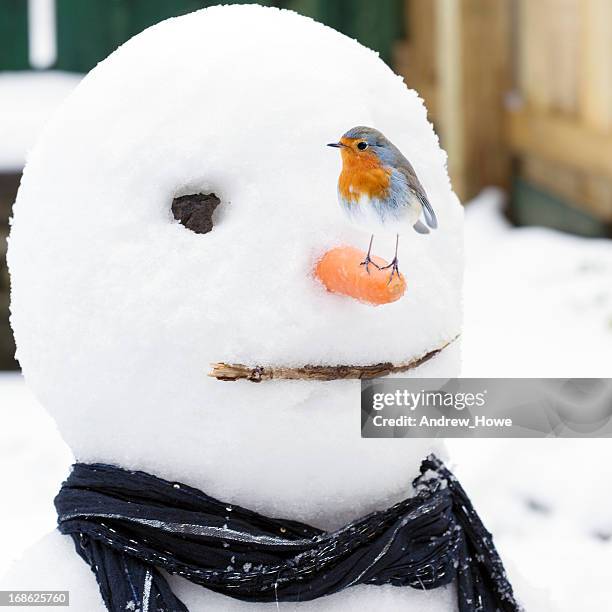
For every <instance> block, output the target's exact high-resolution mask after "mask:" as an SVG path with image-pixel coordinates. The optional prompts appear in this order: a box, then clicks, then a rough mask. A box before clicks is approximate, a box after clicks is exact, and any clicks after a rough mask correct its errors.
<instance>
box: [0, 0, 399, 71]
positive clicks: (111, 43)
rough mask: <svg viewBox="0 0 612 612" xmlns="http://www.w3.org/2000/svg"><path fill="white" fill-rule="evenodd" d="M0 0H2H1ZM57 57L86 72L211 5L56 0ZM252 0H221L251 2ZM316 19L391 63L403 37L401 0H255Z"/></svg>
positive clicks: (61, 64) (66, 66) (185, 0)
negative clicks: (157, 28) (135, 39)
mask: <svg viewBox="0 0 612 612" xmlns="http://www.w3.org/2000/svg"><path fill="white" fill-rule="evenodd" d="M0 1H2V0H0ZM56 2H57V31H58V58H57V64H56V67H57V68H59V69H62V70H71V71H76V72H87V71H89V70H90V69H91V68H93V67H94V66H95V65H96V64H97V63H98V62H99V61H101V60H102V59H104V58H105V57H106V56H107V55H109V54H110V53H112V51H114V50H115V49H116V48H117V47H118V46H119V45H120V44H122V43H123V42H125V41H126V40H128V39H129V38H131V37H132V36H134V35H135V34H138V33H139V32H141V31H142V30H144V29H145V28H147V27H149V26H151V25H153V24H155V23H158V22H159V21H162V20H163V19H167V18H168V17H173V16H176V15H183V14H185V13H189V12H191V11H194V10H197V9H200V8H203V7H205V6H212V5H214V4H218V2H214V1H213V2H210V1H206V0H173V1H172V2H169V1H168V0H87V1H86V2H84V1H83V0H56ZM253 2H255V0H233V1H232V0H230V1H229V2H228V1H227V0H226V2H225V3H226V4H228V3H229V4H251V3H253ZM260 3H262V4H270V5H274V6H279V7H282V8H289V9H292V10H295V11H297V12H299V13H301V14H303V15H307V16H309V17H312V18H314V19H317V20H318V21H321V22H323V23H325V24H327V25H329V26H331V27H333V28H335V29H337V30H339V31H341V32H344V33H345V34H347V35H348V36H351V37H352V38H356V39H357V40H359V41H360V42H362V43H363V44H364V45H366V46H368V47H370V48H372V49H374V50H375V51H378V52H379V53H380V55H381V57H382V58H383V59H384V60H385V61H386V62H388V63H390V62H391V59H392V52H393V44H394V42H395V40H397V39H398V38H399V37H401V36H402V34H403V33H402V27H403V23H404V20H403V7H404V3H403V2H402V0H378V1H377V2H372V1H371V0H260Z"/></svg>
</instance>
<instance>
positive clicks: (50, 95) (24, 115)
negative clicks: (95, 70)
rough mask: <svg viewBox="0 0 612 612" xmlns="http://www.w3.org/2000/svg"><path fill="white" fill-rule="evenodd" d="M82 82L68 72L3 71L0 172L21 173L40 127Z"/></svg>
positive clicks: (0, 91)
mask: <svg viewBox="0 0 612 612" xmlns="http://www.w3.org/2000/svg"><path fill="white" fill-rule="evenodd" d="M80 80H81V75H77V74H70V73H67V72H54V71H47V72H34V71H26V72H0V143H1V144H2V146H0V170H2V171H15V172H20V171H21V169H22V168H23V164H24V162H25V159H26V156H27V154H28V152H29V150H30V149H31V148H32V146H33V145H34V143H35V141H36V139H37V138H38V136H39V135H40V131H41V128H42V127H43V125H44V124H45V123H46V121H47V119H48V118H49V117H50V116H51V114H52V112H53V111H54V110H55V109H56V108H57V106H59V104H60V103H61V102H62V101H63V100H64V98H66V96H67V95H68V94H69V93H70V92H71V91H72V90H73V89H74V88H75V87H76V85H77V83H78V82H79V81H80Z"/></svg>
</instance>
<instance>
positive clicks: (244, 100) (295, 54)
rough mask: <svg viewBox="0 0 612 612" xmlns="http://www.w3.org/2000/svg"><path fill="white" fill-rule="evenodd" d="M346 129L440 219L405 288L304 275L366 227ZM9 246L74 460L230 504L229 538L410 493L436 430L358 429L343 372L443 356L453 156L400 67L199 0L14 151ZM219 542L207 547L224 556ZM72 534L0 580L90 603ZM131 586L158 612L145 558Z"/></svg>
mask: <svg viewBox="0 0 612 612" xmlns="http://www.w3.org/2000/svg"><path fill="white" fill-rule="evenodd" d="M354 125H368V126H375V127H376V128H377V129H379V130H380V131H381V132H383V133H384V134H386V135H387V136H389V137H390V138H392V140H393V142H394V143H395V144H396V145H397V146H398V147H399V148H400V149H401V150H402V152H403V153H404V154H405V155H406V156H407V158H409V159H410V160H411V162H412V164H413V166H414V168H415V171H416V172H417V174H418V176H419V179H420V182H421V184H422V185H423V188H424V189H425V190H426V192H427V194H428V197H429V199H430V201H431V203H432V205H433V206H434V207H435V210H436V215H437V219H438V229H437V230H436V231H435V232H432V233H431V234H430V235H419V234H416V233H413V234H411V235H410V236H409V238H407V239H406V240H403V241H402V242H401V243H400V245H399V253H398V256H399V258H400V260H401V261H402V262H403V267H402V273H403V275H404V278H405V285H406V286H405V290H404V289H403V290H402V291H403V293H402V295H401V296H400V297H399V299H395V298H394V299H393V300H389V301H388V303H383V304H379V305H373V304H372V303H368V301H367V300H365V301H364V300H362V299H358V298H359V296H358V295H357V296H351V295H346V294H341V293H342V292H334V291H333V290H332V291H330V290H329V287H327V286H326V285H325V284H324V283H322V282H321V281H320V279H319V278H318V277H317V273H316V269H317V265H318V262H320V261H321V260H322V259H323V258H324V257H325V254H326V253H329V252H331V251H333V249H335V248H338V247H339V246H340V247H341V246H342V245H357V246H359V245H363V244H367V241H368V239H369V235H368V233H367V232H366V231H363V230H360V229H359V228H357V227H355V226H353V225H352V224H350V223H347V221H346V219H345V218H344V216H343V214H342V211H341V210H340V208H339V207H338V205H337V202H336V182H337V177H338V172H339V160H338V159H337V157H336V156H335V155H333V154H332V153H333V152H332V151H330V149H328V148H326V146H325V145H326V144H327V143H328V142H330V140H332V139H334V138H337V137H338V136H339V135H340V134H342V133H343V132H344V131H345V130H346V129H348V128H350V127H351V126H354ZM381 248H384V247H383V245H381ZM386 248H387V249H388V250H389V252H388V253H387V252H384V253H378V254H377V255H380V257H382V258H383V259H385V261H387V262H388V261H390V259H391V257H392V256H393V251H392V249H393V245H392V244H391V245H387V246H386ZM8 258H9V265H10V271H11V274H12V307H11V311H12V325H13V327H14V331H15V336H16V340H17V345H18V359H19V361H20V363H21V365H22V367H23V371H24V374H25V377H26V380H27V383H28V384H29V385H30V387H31V388H32V389H33V390H34V391H35V393H36V395H37V396H38V398H39V400H40V401H41V402H42V403H43V405H44V406H45V407H46V408H47V410H48V411H49V412H50V413H51V414H52V415H53V417H54V418H55V420H56V422H57V425H58V427H59V429H60V431H61V433H62V436H63V437H64V439H65V440H66V442H67V443H68V444H69V445H70V447H71V448H72V450H73V452H74V455H75V458H76V461H77V462H79V463H80V464H82V465H86V466H87V465H89V466H91V465H94V466H96V465H97V466H115V467H114V469H115V472H113V473H115V475H116V474H120V475H123V476H125V477H126V478H132V477H134V478H136V477H139V475H140V474H146V475H151V477H150V478H152V479H153V478H154V480H151V481H150V482H152V483H154V484H152V485H151V486H152V487H153V488H154V487H156V486H157V485H158V483H162V484H163V485H164V486H166V485H167V486H168V488H169V491H168V495H174V494H176V496H180V495H186V494H187V492H193V491H200V492H205V495H206V496H209V497H210V499H214V500H222V505H223V508H222V509H221V510H220V513H221V514H222V515H224V516H222V517H221V518H220V519H219V520H220V521H221V523H222V524H221V523H220V524H219V526H218V527H216V528H215V529H227V531H228V537H229V534H230V533H237V532H238V531H239V530H238V529H237V528H236V527H235V523H236V522H237V520H236V518H235V515H232V512H238V509H240V508H243V509H248V510H249V511H250V512H253V513H258V516H265V517H272V518H273V519H278V518H282V519H283V520H284V521H289V523H287V524H288V525H293V524H294V523H295V524H297V525H302V524H305V525H310V526H313V529H318V530H321V532H322V533H323V532H324V533H330V532H334V530H341V529H342V528H343V527H344V526H346V525H347V524H351V523H352V522H354V521H357V520H359V519H360V518H361V517H364V516H368V515H369V513H375V512H378V511H384V510H385V509H387V508H389V507H391V506H393V504H395V503H397V502H400V501H401V500H406V499H409V498H411V497H413V496H414V495H415V490H414V489H413V486H412V479H413V478H414V476H415V475H416V474H417V473H418V468H419V465H420V462H421V460H422V459H423V458H424V457H426V456H427V455H428V454H429V453H432V452H436V453H437V454H438V455H439V456H444V449H443V448H442V444H441V442H440V441H437V440H427V439H401V440H385V439H378V440H375V439H362V438H361V437H360V430H359V427H360V424H359V423H360V414H359V412H360V411H359V399H360V383H359V380H358V377H359V372H360V371H367V369H368V368H370V367H371V366H373V365H375V364H381V363H384V364H393V365H397V366H401V367H399V370H398V371H400V372H404V371H405V373H403V374H402V375H416V376H432V377H439V378H440V377H450V376H455V375H457V373H458V363H459V361H458V357H459V356H458V343H457V342H453V340H454V339H455V338H456V336H457V335H458V333H459V331H460V322H461V312H460V300H461V297H460V294H461V276H462V210H461V207H460V205H459V202H458V200H457V198H456V197H455V195H454V194H453V192H452V190H451V187H450V184H449V180H448V176H447V173H446V167H445V154H444V153H443V151H442V150H441V149H440V148H439V145H438V140H437V138H436V136H435V134H434V132H433V130H432V127H431V125H430V124H429V122H428V121H427V116H426V110H425V108H424V106H423V103H422V101H421V99H420V98H419V97H418V96H417V94H416V93H415V92H414V91H410V90H408V89H407V88H406V86H405V85H404V83H403V81H402V79H401V78H399V77H397V76H396V75H395V74H393V72H392V71H391V70H390V69H389V68H388V67H387V66H386V65H385V64H384V63H383V62H382V61H381V60H380V59H379V57H378V56H377V55H376V54H375V53H373V52H372V51H370V50H368V49H366V48H364V47H362V46H361V45H359V44H358V43H357V42H355V41H353V40H351V39H349V38H347V37H345V36H343V35H341V34H339V33H337V32H335V31H334V30H332V29H330V28H327V27H324V26H322V25H320V24H318V23H316V22H314V21H312V20H310V19H308V18H304V17H301V16H299V15H297V14H295V13H292V12H289V11H281V10H277V9H271V8H263V7H258V6H227V7H213V8H209V9H205V10H202V11H199V12H196V13H192V14H190V15H187V16H183V17H179V18H175V19H169V20H167V21H165V22H162V23H160V24H158V25H156V26H154V27H152V28H149V29H148V30H146V31H144V32H143V33H141V34H139V35H138V36H136V37H134V38H133V39H132V40H130V41H129V42H127V43H126V44H125V45H123V46H122V47H120V48H119V49H118V50H117V51H116V52H114V53H113V54H112V55H111V56H110V57H109V58H108V59H106V60H105V61H104V62H102V63H101V64H99V65H98V66H97V67H96V68H94V69H93V70H92V71H91V73H90V74H89V75H87V76H86V77H85V79H84V80H83V82H82V83H81V84H80V86H79V87H78V88H77V89H76V90H75V91H74V93H73V94H72V95H71V96H70V97H69V99H68V100H67V101H66V102H65V103H64V105H63V107H62V108H61V109H60V111H59V112H58V113H57V115H56V116H55V118H54V120H53V121H52V122H51V123H50V125H49V126H48V127H47V129H46V131H45V133H44V135H43V137H42V138H41V140H40V142H39V143H38V145H37V147H36V148H35V149H34V150H33V151H32V153H31V155H30V158H29V162H28V165H27V167H26V169H25V173H24V177H23V181H22V184H21V188H20V191H19V195H18V198H17V202H16V205H15V211H14V224H13V228H12V233H11V237H10V245H9V255H8ZM357 268H359V266H358V265H357ZM360 270H361V271H363V268H361V269H360ZM396 297H397V296H396ZM434 355H435V356H434ZM429 357H431V358H429ZM419 364H421V365H419ZM417 366H418V367H417ZM313 369H314V371H315V372H321V371H322V372H323V373H324V374H323V375H322V376H314V377H313V376H308V375H304V372H311V373H312V371H313ZM228 371H229V372H230V373H232V374H231V375H228V374H227V372H228ZM344 371H350V372H353V374H354V373H355V372H357V374H355V375H352V376H349V377H348V378H347V377H343V376H341V375H339V374H338V373H339V372H344ZM236 372H238V373H239V374H240V373H242V374H241V375H236ZM244 372H246V374H244ZM229 379H232V380H229ZM235 379H239V380H235ZM104 469H106V468H103V467H100V468H99V470H102V472H103V471H104ZM94 471H95V470H94ZM96 474H101V472H100V471H97V472H96ZM123 476H122V477H123ZM147 478H149V476H147ZM143 488H145V489H146V488H147V487H143ZM172 490H174V493H173V491H172ZM194 495H195V493H194ZM127 497H128V499H127V501H125V500H124V501H125V503H127V504H130V503H133V500H131V499H129V496H127ZM181 499H182V498H181ZM158 505H162V506H163V504H158ZM75 511H76V510H75ZM245 516H246V515H245ZM249 516H250V515H249ZM109 520H110V521H111V523H109V524H110V525H111V527H110V531H108V532H107V534H108V537H109V539H112V537H113V536H112V533H113V530H112V519H109ZM144 520H145V519H142V517H141V519H140V521H141V523H140V524H141V525H143V526H144V524H145V523H143V521H144ZM245 520H246V519H245ZM109 524H105V525H104V529H108V528H109ZM96 528H100V529H101V528H102V527H100V525H99V524H97V523H96ZM143 528H144V527H143ZM283 529H284V528H283V527H282V526H281V527H280V531H281V532H283ZM288 530H289V531H291V527H289V528H288ZM285 531H287V529H285ZM278 537H281V538H282V536H281V534H279V536H278ZM286 537H288V536H285V538H286ZM302 539H304V538H302ZM222 540H223V541H222V544H223V546H221V544H219V551H220V553H219V555H221V554H223V555H224V554H226V552H227V551H226V550H225V549H226V548H229V552H227V554H228V555H229V554H230V553H233V551H234V547H235V542H233V541H231V538H229V539H228V541H227V542H226V541H225V539H222ZM87 541H89V540H87V538H85V539H84V536H83V534H81V535H80V539H79V538H78V537H77V538H76V539H75V538H71V537H69V536H68V535H65V534H63V533H60V532H59V531H55V532H53V533H51V534H49V535H48V536H47V537H46V538H45V539H43V540H42V541H41V542H40V543H38V544H37V545H36V546H34V548H33V549H31V550H30V551H29V552H28V553H27V554H26V555H25V557H24V558H23V559H22V560H21V561H20V562H18V563H17V564H16V565H15V566H14V567H13V568H12V570H11V571H10V572H9V574H8V576H6V577H5V578H4V580H3V581H2V588H5V589H7V588H10V589H26V588H28V589H38V590H40V589H46V590H53V589H56V590H68V591H70V605H71V609H73V610H77V611H79V612H95V611H103V610H105V609H107V608H106V606H105V603H104V600H103V597H102V596H101V588H102V587H101V585H100V584H99V582H100V580H101V578H100V575H98V574H96V572H97V571H101V570H100V568H99V567H98V566H97V565H96V563H95V562H92V563H90V564H89V565H88V563H86V562H84V560H83V558H82V554H81V553H83V549H86V548H87ZM274 541H276V540H274ZM283 541H285V540H283ZM181 542H183V540H181ZM219 542H220V541H219ZM219 542H217V543H219ZM133 543H134V544H133V545H134V546H137V545H140V544H141V542H137V541H136V540H134V541H133ZM75 545H76V546H75ZM126 546H128V548H129V544H126ZM75 547H76V549H77V550H76V551H75ZM79 548H81V550H79ZM175 552H176V551H173V550H167V551H166V552H163V551H162V552H160V551H157V553H158V554H159V555H162V554H166V553H167V554H175ZM87 554H89V553H87ZM240 554H242V553H240ZM235 556H236V554H235V553H234V554H232V555H231V556H230V557H228V558H230V561H229V562H228V568H223V570H227V571H234V572H238V573H239V572H246V571H254V567H255V566H257V559H255V560H253V561H252V562H248V561H245V562H244V563H242V562H241V559H242V561H244V557H240V555H238V556H239V559H238V560H237V561H236V560H235V559H234V557H235ZM126 558H127V557H126ZM224 558H225V557H224ZM90 559H91V557H90ZM126 568H127V569H126V572H127V574H130V571H131V566H130V565H129V563H127V564H126ZM92 570H93V572H92ZM156 571H157V570H156ZM173 574H178V575H173ZM249 575H250V574H249ZM157 576H158V578H159V580H160V583H161V582H163V585H165V586H164V588H167V589H170V590H171V591H172V593H173V594H174V595H175V596H176V598H177V599H178V600H180V601H181V602H182V604H183V605H184V606H185V608H186V609H188V610H192V611H199V610H223V611H225V610H227V611H232V610H253V609H261V610H274V609H281V610H293V609H297V610H355V609H357V608H359V609H361V610H399V609H402V610H415V611H417V610H418V611H419V612H425V611H428V610H432V611H433V610H435V611H442V610H455V609H456V605H457V603H456V602H457V594H456V587H455V585H454V584H453V583H452V582H450V583H449V584H446V585H443V586H440V587H439V588H434V589H423V588H414V586H405V587H397V586H395V585H393V584H360V583H359V581H356V583H355V584H354V585H353V586H350V587H349V588H346V589H342V590H340V591H338V592H333V593H330V594H328V596H322V597H317V598H306V597H305V598H304V599H310V600H309V601H307V602H305V603H295V601H291V598H289V600H286V599H287V598H285V599H283V597H282V588H279V586H278V585H279V584H280V583H281V582H282V580H281V579H280V578H279V579H278V581H277V582H275V589H277V595H278V593H279V592H280V594H281V596H277V597H276V601H275V598H274V597H273V596H269V597H267V598H264V599H265V601H269V603H261V604H257V605H255V604H254V603H253V601H255V600H252V601H248V600H244V598H242V599H240V598H234V597H232V596H231V593H229V594H228V592H227V590H226V591H223V590H220V589H215V588H203V587H202V586H200V585H198V584H195V583H194V581H192V580H188V579H186V578H185V577H184V576H185V574H184V573H181V572H180V571H179V572H174V573H173V572H165V571H164V568H163V567H162V568H161V569H160V570H159V572H158V573H157ZM96 578H98V580H96ZM147 580H148V583H147ZM128 582H129V580H128ZM123 586H125V585H123ZM132 586H133V587H134V590H133V597H126V598H125V603H124V604H123V603H121V606H122V608H123V609H125V610H141V611H144V610H161V609H164V608H163V607H161V606H157V607H153V604H154V602H153V595H152V594H151V593H152V592H151V590H150V589H151V575H150V572H147V573H146V575H145V583H144V584H143V585H140V584H136V585H132ZM154 586H155V585H154ZM141 587H142V588H141ZM281 587H282V584H281ZM122 588H123V587H122ZM125 588H127V587H125ZM147 588H148V589H149V591H147ZM158 588H159V585H158ZM264 599H262V600H260V601H264ZM294 599H295V598H294ZM298 599H299V598H298ZM113 609H115V608H113ZM117 609H119V607H117ZM167 609H170V607H169V608H167ZM177 609H179V608H177ZM180 609H183V608H180Z"/></svg>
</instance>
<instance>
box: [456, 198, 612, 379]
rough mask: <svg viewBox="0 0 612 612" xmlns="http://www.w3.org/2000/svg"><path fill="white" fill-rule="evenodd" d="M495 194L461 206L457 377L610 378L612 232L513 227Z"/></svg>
mask: <svg viewBox="0 0 612 612" xmlns="http://www.w3.org/2000/svg"><path fill="white" fill-rule="evenodd" d="M503 202H504V198H503V196H502V194H501V193H500V192H498V191H496V190H492V189H491V190H487V191H485V192H483V193H482V194H481V196H479V197H478V198H476V199H475V200H474V201H473V202H472V203H471V204H470V206H469V209H468V210H469V215H470V222H469V223H468V224H467V225H466V234H465V244H466V258H467V261H468V264H467V269H466V273H465V294H466V296H467V297H466V304H465V319H464V333H463V345H462V350H463V352H462V376H465V377H492V378H494V377H559V378H590V377H601V378H606V377H610V376H611V375H612V365H611V364H612V243H611V241H610V240H606V239H590V240H584V239H583V238H579V237H577V236H571V235H569V234H562V233H557V232H552V231H550V230H548V229H544V228H540V227H529V228H521V229H519V230H515V229H512V228H511V226H510V224H509V223H508V222H507V221H506V220H505V219H504V217H503V216H502V215H501V214H500V210H501V208H502V206H503ZM471 296H472V297H471ZM473 296H478V297H477V298H475V297H473Z"/></svg>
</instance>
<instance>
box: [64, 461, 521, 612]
mask: <svg viewBox="0 0 612 612" xmlns="http://www.w3.org/2000/svg"><path fill="white" fill-rule="evenodd" d="M413 484H414V486H415V488H416V490H417V494H416V496H415V497H411V498H409V499H406V500H404V501H402V502H400V503H398V504H396V505H395V506H393V507H391V508H389V509H387V510H383V511H380V512H373V513H371V514H369V515H367V516H365V517H363V518H361V519H359V520H357V521H354V522H352V523H350V524H349V525H346V527H343V528H341V529H338V530H337V531H333V532H325V531H322V530H320V529H316V528H315V527H311V526H310V525H306V524H303V523H298V522H296V521H288V520H284V519H275V518H269V517H266V516H263V515H261V514H258V513H256V512H252V511H251V510H247V509H245V508H241V507H239V506H235V505H233V504H232V505H230V504H227V503H224V502H221V501H219V500H216V499H214V498H212V497H209V496H208V495H206V494H205V493H202V492H201V491H198V490H197V489H194V488H192V487H188V486H186V485H184V484H179V483H173V482H168V481H166V480H162V479H160V478H157V477H155V476H152V475H150V474H146V473H144V472H131V471H127V470H123V469H121V468H117V467H113V466H110V465H104V464H91V465H88V464H83V463H77V464H75V465H74V466H73V471H72V473H71V474H70V476H69V477H68V480H67V481H66V482H65V483H64V484H63V485H62V488H61V490H60V492H59V494H58V495H57V497H56V499H55V506H56V508H57V512H58V524H59V530H60V532H61V533H64V534H69V535H70V536H71V537H72V539H73V540H74V543H75V546H76V551H77V553H78V554H79V555H80V556H81V557H82V558H83V559H84V560H85V561H86V562H87V563H88V564H89V566H90V567H91V568H92V571H93V572H94V574H95V575H96V579H97V581H98V584H99V586H100V592H101V594H102V598H103V599H104V603H105V604H106V607H107V608H108V610H109V611H110V612H120V611H121V612H124V611H125V610H126V606H127V609H131V608H137V609H139V610H141V612H158V611H161V610H164V611H172V612H188V611H187V608H186V606H185V605H184V604H183V603H182V602H181V601H180V600H179V599H178V598H177V597H176V596H175V595H174V593H173V592H172V590H171V589H170V586H169V585H168V583H167V582H166V580H165V578H164V576H163V575H162V574H161V572H160V571H159V570H160V569H163V570H165V571H167V572H169V573H171V574H177V575H179V576H183V577H184V578H187V580H190V581H191V582H194V583H196V584H200V585H202V586H204V587H206V588H208V589H212V590H213V591H216V592H218V593H223V594H224V595H228V596H230V597H235V598H237V599H242V600H245V601H251V602H272V601H277V602H281V601H307V600H310V599H315V598H317V597H322V596H324V595H330V594H332V593H336V592H338V591H341V590H342V589H345V588H347V587H350V586H352V585H355V584H372V585H373V584H392V585H395V586H409V587H412V588H415V589H435V588H436V587H439V586H443V585H446V584H449V583H450V582H452V581H454V580H456V582H457V593H458V606H459V610H460V612H476V611H483V612H493V611H498V610H499V611H501V612H515V611H517V610H520V606H519V605H518V604H517V602H516V600H515V599H514V595H513V592H512V587H511V585H510V583H509V582H508V580H507V578H506V574H505V571H504V567H503V565H502V562H501V560H500V558H499V556H498V554H497V551H496V550H495V547H494V545H493V542H492V539H491V534H490V533H489V532H488V531H487V530H486V529H485V527H484V525H483V524H482V522H481V520H480V518H479V517H478V515H477V514H476V512H475V511H474V508H473V507H472V504H471V503H470V500H469V499H468V497H467V495H466V494H465V492H464V490H463V489H462V488H461V485H460V484H459V483H458V482H457V480H456V479H455V478H454V476H453V475H452V474H451V473H450V472H449V471H448V470H447V469H446V468H445V467H444V465H443V464H442V462H441V461H440V460H439V459H437V458H436V457H435V456H433V455H432V456H430V457H428V458H427V459H426V460H425V461H423V463H422V465H421V475H420V476H418V477H417V478H416V479H415V480H414V483H413Z"/></svg>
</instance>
